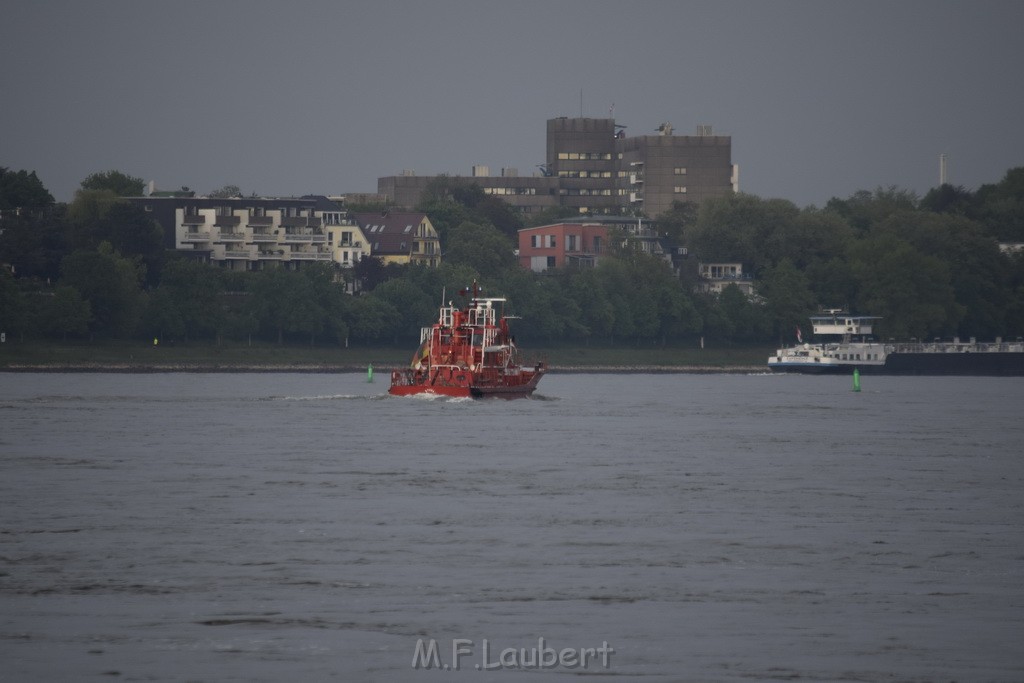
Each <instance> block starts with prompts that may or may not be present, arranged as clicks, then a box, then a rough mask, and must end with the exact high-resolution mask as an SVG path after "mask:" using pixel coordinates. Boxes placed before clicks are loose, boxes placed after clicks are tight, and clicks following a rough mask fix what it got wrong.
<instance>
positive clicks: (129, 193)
mask: <svg viewBox="0 0 1024 683" xmlns="http://www.w3.org/2000/svg"><path fill="white" fill-rule="evenodd" d="M81 186H82V189H83V190H109V191H110V192H113V193H114V194H115V195H116V196H118V197H141V196H142V191H143V190H144V189H145V187H146V181H144V180H143V179H142V178H136V177H135V176H130V175H126V174H124V173H122V172H121V171H103V172H99V173H93V174H91V175H89V176H88V177H86V179H85V180H83V181H82V183H81Z"/></svg>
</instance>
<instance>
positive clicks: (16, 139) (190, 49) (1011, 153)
mask: <svg viewBox="0 0 1024 683" xmlns="http://www.w3.org/2000/svg"><path fill="white" fill-rule="evenodd" d="M1021 27H1024V2H1017V1H1004V2H992V1H988V0H980V1H977V0H976V1H972V2H966V1H961V2H948V1H909V0H905V1H891V0H886V1H874V0H871V1H865V0H856V1H849V2H829V1H824V0H812V1H806V2H805V1H796V0H788V1H772V0H764V1H756V2H755V1H742V2H740V1H735V2H729V1H722V0H713V1H708V2H703V1H701V2H687V1H685V0H666V1H651V2H643V1H637V0H629V1H627V0H619V1H617V2H608V1H605V0H515V1H509V0H498V1H494V0H448V1H432V0H394V1H392V0H369V1H366V2H362V1H355V2H353V1H347V2H342V1H338V0H320V1H314V0H308V1H306V0H289V1H288V2H269V1H263V2H258V1H254V2H249V1H245V2H241V1H239V2H217V1H210V2H189V1H184V0H176V1H175V2H155V1H154V2H139V1H137V0H126V1H123V2H122V1H109V0H96V1H88V2H84V1H81V0H74V1H72V2H64V1H60V2H58V1H52V0H13V1H12V0H2V2H0V59H2V62H0V63H2V65H3V66H2V69H0V98H2V99H0V166H5V167H7V168H9V169H12V170H21V169H25V170H30V171H31V170H34V171H36V172H37V173H38V175H39V177H40V179H41V180H42V182H43V184H44V185H45V186H46V187H47V189H49V190H50V192H51V193H52V194H53V195H54V196H55V197H56V198H57V200H58V201H68V200H70V199H71V198H72V197H73V194H74V191H75V189H76V188H77V187H78V185H79V183H80V182H81V181H82V179H83V178H85V177H86V176H87V175H89V174H90V173H93V172H95V171H103V170H109V169H117V170H120V171H123V172H125V173H128V174H131V175H134V176H139V177H141V178H143V179H145V180H146V181H149V180H154V181H156V184H157V186H158V187H159V188H163V189H177V188H178V187H180V186H182V185H187V186H189V187H190V188H192V189H194V190H197V191H199V192H200V193H205V192H209V191H212V190H215V189H217V188H220V187H222V186H224V185H227V184H232V185H238V186H239V187H240V188H241V189H242V191H243V192H245V193H246V194H249V193H253V192H255V193H257V194H260V195H268V196H291V195H301V194H307V193H317V194H338V193H346V192H375V191H376V188H377V178H378V177H379V176H385V175H395V174H398V173H400V172H401V171H402V170H403V169H409V170H412V171H415V172H416V173H417V174H420V175H427V174H434V173H450V174H462V175H468V174H469V173H470V169H471V166H472V165H474V164H483V165H487V166H489V167H490V169H491V173H492V174H497V173H499V172H500V169H501V168H502V167H514V168H518V169H519V172H520V174H522V175H526V174H530V173H532V172H534V171H535V170H536V166H537V164H540V163H543V162H544V160H545V159H544V155H545V121H546V120H547V119H549V118H554V117H557V116H579V115H580V113H581V111H582V114H583V115H584V116H591V117H607V116H608V115H609V112H610V111H611V110H612V107H614V110H613V111H614V118H615V119H616V121H617V122H619V123H621V124H624V125H626V126H627V128H626V133H627V135H631V136H632V135H643V134H652V133H653V132H654V129H655V128H657V126H658V125H659V124H660V123H662V122H663V121H667V122H671V123H672V124H673V126H674V127H675V130H676V133H677V134H692V133H693V132H695V131H696V128H697V125H698V124H710V125H711V126H713V127H714V131H715V133H718V134H725V135H731V136H732V154H733V163H735V164H739V167H740V189H741V190H742V191H744V192H749V193H752V194H756V195H759V196H761V197H765V198H768V197H780V198H784V199H789V200H792V201H794V202H796V203H797V204H798V205H800V206H806V205H810V204H814V205H817V206H822V205H824V203H825V202H827V201H828V200H829V198H831V197H834V196H838V197H848V196H850V195H851V194H853V193H854V192H856V191H857V190H862V189H867V190H872V189H874V188H876V187H879V186H885V187H887V186H890V185H896V186H899V187H901V188H905V189H908V190H913V191H915V192H917V193H918V194H921V195H923V194H924V193H925V192H927V191H928V189H929V188H931V187H934V186H936V185H937V184H938V178H939V155H940V154H942V153H945V154H946V155H947V156H948V159H949V181H950V182H951V183H953V184H955V185H963V186H965V187H967V188H968V189H972V190H973V189H977V187H978V186H980V185H982V184H985V183H993V182H998V181H999V180H1000V179H1001V178H1002V177H1003V175H1004V174H1005V173H1006V171H1007V170H1008V169H1010V168H1013V167H1015V166H1021V165H1024V129H1022V127H1024V86H1022V78H1021V70H1022V66H1024V39H1022V38H1021ZM581 93H582V106H581Z"/></svg>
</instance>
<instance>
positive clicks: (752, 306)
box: [716, 284, 772, 343]
mask: <svg viewBox="0 0 1024 683" xmlns="http://www.w3.org/2000/svg"><path fill="white" fill-rule="evenodd" d="M716 304H717V308H718V310H719V312H720V316H721V317H722V318H724V320H725V321H726V322H725V324H724V325H723V328H724V330H727V331H728V335H727V336H726V338H727V339H729V340H730V341H735V342H740V343H752V342H760V341H765V340H766V339H767V338H769V335H770V334H771V331H772V328H771V325H770V324H769V321H768V319H767V317H766V314H765V309H764V306H763V305H762V304H759V303H755V302H754V301H751V300H750V298H749V297H748V296H747V295H746V294H744V293H743V292H742V291H741V290H740V288H739V287H738V286H736V285H735V284H730V285H728V286H726V287H725V288H724V289H722V293H721V294H720V295H719V296H718V300H717V302H716ZM720 324H721V323H720Z"/></svg>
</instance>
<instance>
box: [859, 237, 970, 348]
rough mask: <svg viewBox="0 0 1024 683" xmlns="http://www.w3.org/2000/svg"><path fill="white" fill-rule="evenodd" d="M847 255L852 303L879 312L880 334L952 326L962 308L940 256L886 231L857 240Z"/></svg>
mask: <svg viewBox="0 0 1024 683" xmlns="http://www.w3.org/2000/svg"><path fill="white" fill-rule="evenodd" d="M852 254H853V272H854V274H855V275H856V277H857V279H858V281H859V284H860V287H859V294H858V298H857V302H856V306H857V308H858V310H859V312H861V313H865V314H870V315H878V316H881V317H882V321H881V322H880V323H879V325H878V329H879V331H880V332H881V334H882V335H884V336H891V337H896V338H907V337H915V338H918V339H923V338H928V337H931V336H947V335H949V334H951V333H952V332H953V331H955V330H956V328H957V325H958V324H959V322H960V319H961V318H962V317H963V314H964V310H963V307H962V306H960V305H959V304H957V302H956V296H955V293H954V291H953V285H952V278H951V277H950V272H949V266H948V265H947V264H946V263H945V262H944V261H942V260H941V259H939V258H937V257H935V256H930V255H926V254H922V253H921V252H920V251H918V250H917V249H915V248H914V247H913V245H911V244H910V243H909V242H907V241H906V240H902V239H900V238H898V237H895V236H893V235H886V234H883V235H876V236H873V237H870V238H868V239H865V240H862V241H861V242H860V243H858V244H857V245H856V246H855V247H854V249H853V252H852Z"/></svg>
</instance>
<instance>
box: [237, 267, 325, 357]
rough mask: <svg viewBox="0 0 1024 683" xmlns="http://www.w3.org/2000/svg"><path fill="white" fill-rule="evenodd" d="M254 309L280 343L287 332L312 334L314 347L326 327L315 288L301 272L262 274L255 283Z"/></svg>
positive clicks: (310, 336)
mask: <svg viewBox="0 0 1024 683" xmlns="http://www.w3.org/2000/svg"><path fill="white" fill-rule="evenodd" d="M251 297H252V298H251V300H250V302H251V303H250V306H251V311H252V313H253V315H254V317H255V319H256V320H258V321H260V324H261V326H262V327H264V328H265V329H269V330H271V331H273V333H274V334H275V335H276V337H277V343H278V344H283V343H284V335H285V333H286V332H287V333H297V334H303V335H309V343H310V345H313V344H314V343H315V341H316V335H317V334H319V333H320V332H321V331H322V330H323V327H324V314H325V312H324V310H323V308H322V307H321V306H320V304H319V303H318V302H317V301H316V297H315V292H314V289H313V285H312V283H311V282H310V280H309V279H308V278H307V277H305V276H304V275H302V274H301V273H299V272H296V271H291V270H285V269H283V268H275V269H274V270H266V271H261V272H260V273H259V274H258V275H257V277H256V278H255V280H254V283H253V287H252V292H251Z"/></svg>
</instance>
